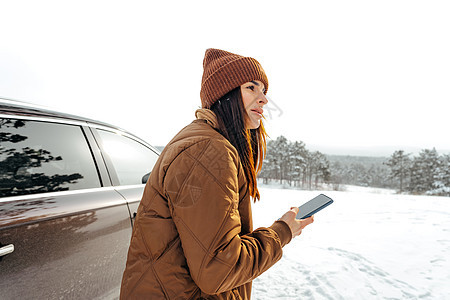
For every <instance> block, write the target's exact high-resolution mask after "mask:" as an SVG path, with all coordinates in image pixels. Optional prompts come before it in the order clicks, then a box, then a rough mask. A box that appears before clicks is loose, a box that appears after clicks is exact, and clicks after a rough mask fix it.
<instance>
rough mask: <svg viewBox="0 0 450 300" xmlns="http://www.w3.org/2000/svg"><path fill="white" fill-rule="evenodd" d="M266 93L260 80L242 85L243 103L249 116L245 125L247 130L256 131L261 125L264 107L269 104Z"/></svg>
mask: <svg viewBox="0 0 450 300" xmlns="http://www.w3.org/2000/svg"><path fill="white" fill-rule="evenodd" d="M264 91H265V87H264V84H263V83H262V82H261V81H259V80H254V81H250V82H246V83H244V84H243V85H241V95H242V101H243V102H244V108H245V111H246V112H247V116H248V118H246V119H247V120H246V124H245V127H246V129H256V128H258V127H259V126H260V125H261V119H262V117H263V113H264V110H263V107H264V105H266V104H267V102H268V101H267V98H266V95H264Z"/></svg>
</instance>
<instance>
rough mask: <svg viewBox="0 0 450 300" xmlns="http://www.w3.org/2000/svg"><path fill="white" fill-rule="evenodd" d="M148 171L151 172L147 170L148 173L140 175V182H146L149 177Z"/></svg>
mask: <svg viewBox="0 0 450 300" xmlns="http://www.w3.org/2000/svg"><path fill="white" fill-rule="evenodd" d="M150 173H152V172H149V173H147V174H145V175H144V176H142V183H143V184H146V183H147V180H148V178H149V177H150Z"/></svg>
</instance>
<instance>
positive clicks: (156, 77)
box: [0, 0, 450, 155]
mask: <svg viewBox="0 0 450 300" xmlns="http://www.w3.org/2000/svg"><path fill="white" fill-rule="evenodd" d="M0 11H1V18H0V45H1V46H0V97H6V98H12V99H17V100H22V101H27V102H31V103H35V104H39V105H43V106H48V107H51V108H55V109H57V110H62V111H64V112H69V113H72V114H78V115H83V116H86V117H90V118H94V119H98V120H101V121H104V122H108V123H112V124H114V125H118V126H120V127H122V128H124V129H126V130H129V131H131V132H133V133H134V134H136V135H138V136H140V137H142V138H143V139H145V140H147V141H148V142H150V143H151V144H153V145H165V144H166V143H167V142H168V141H169V140H170V139H171V138H172V137H173V135H175V134H176V133H177V132H178V131H179V130H180V129H181V128H182V127H184V126H185V125H187V124H188V123H189V122H191V121H192V120H193V118H194V111H195V109H196V108H198V107H199V106H200V97H199V91H200V82H201V76H202V60H203V55H204V51H205V50H206V49H207V48H210V47H213V48H220V49H224V50H228V51H231V52H234V53H238V54H241V55H245V56H251V57H254V58H256V59H257V60H258V61H259V62H260V63H261V64H262V65H263V67H264V69H265V71H266V73H267V75H268V78H269V96H270V97H271V100H272V101H271V104H269V108H268V110H270V112H271V114H270V115H267V122H266V128H267V131H268V133H269V135H270V136H271V137H272V138H276V137H277V136H279V135H280V134H283V135H285V136H286V137H287V138H288V139H290V140H291V141H295V140H297V141H303V142H305V143H306V146H307V148H310V149H319V150H321V151H323V152H325V153H331V152H334V153H338V152H339V153H348V154H354V153H355V154H356V153H359V154H360V153H361V151H362V150H364V151H365V152H364V153H366V154H370V155H374V154H375V155H376V154H379V155H386V154H387V155H389V154H391V153H392V152H393V150H397V149H408V148H409V147H415V148H418V149H419V150H420V149H425V148H427V149H431V148H432V147H436V149H437V150H438V151H441V152H446V153H447V152H450V138H449V133H448V129H449V127H450V126H449V109H448V108H449V105H448V103H450V101H449V100H450V55H449V53H450V18H449V16H450V2H449V1H411V0H402V1H395V0H390V1H361V0H359V1H335V0H334V1H226V2H223V1H222V2H217V3H216V2H215V1H155V2H152V1H129V0H128V1H92V0H91V1H9V0H0ZM343 149H344V152H342V150H343ZM386 149H387V150H386ZM358 151H359V152H358Z"/></svg>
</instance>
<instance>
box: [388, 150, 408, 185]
mask: <svg viewBox="0 0 450 300" xmlns="http://www.w3.org/2000/svg"><path fill="white" fill-rule="evenodd" d="M409 155H410V154H409V153H408V154H405V151H403V150H397V151H395V152H394V153H393V154H392V156H391V158H390V159H389V160H388V161H387V162H386V163H385V164H386V165H387V166H389V167H390V171H391V173H390V177H391V178H394V179H398V180H399V182H400V191H399V192H400V193H402V192H403V186H404V185H403V184H404V181H405V179H406V178H407V176H408V173H409V171H410V165H411V159H410V158H409Z"/></svg>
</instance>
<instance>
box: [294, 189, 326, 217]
mask: <svg viewBox="0 0 450 300" xmlns="http://www.w3.org/2000/svg"><path fill="white" fill-rule="evenodd" d="M331 203H333V199H331V198H330V197H328V196H325V195H324V194H320V195H319V196H317V197H314V198H313V199H311V200H309V201H308V202H306V203H305V204H303V205H301V206H299V207H298V209H299V210H298V214H297V216H295V218H296V219H306V218H308V217H311V216H312V215H314V214H315V213H316V212H318V211H321V210H322V209H324V208H325V207H327V206H328V205H330V204H331Z"/></svg>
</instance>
